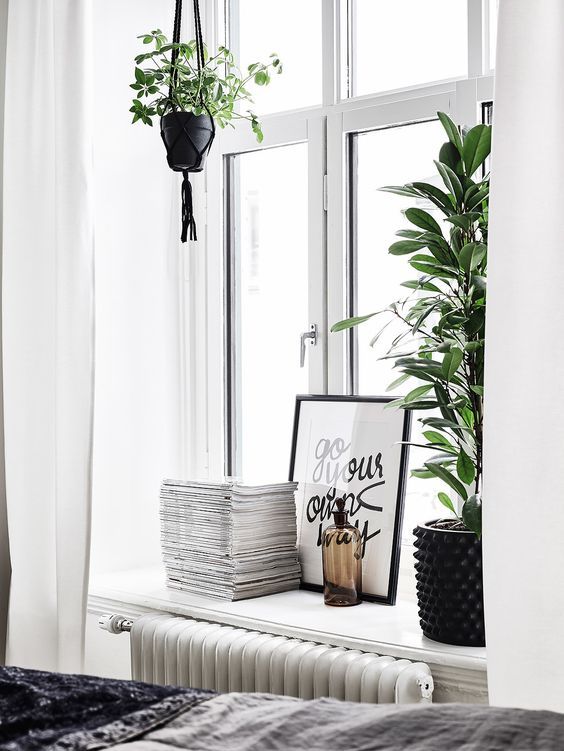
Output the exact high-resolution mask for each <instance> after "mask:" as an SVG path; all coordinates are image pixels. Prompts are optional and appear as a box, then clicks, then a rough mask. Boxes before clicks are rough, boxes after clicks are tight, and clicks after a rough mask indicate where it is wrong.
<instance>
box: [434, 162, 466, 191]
mask: <svg viewBox="0 0 564 751" xmlns="http://www.w3.org/2000/svg"><path fill="white" fill-rule="evenodd" d="M435 166H436V167H437V170H438V171H439V175H440V176H441V177H442V178H443V182H444V184H445V185H446V187H447V188H448V189H449V190H450V192H451V193H452V194H453V195H454V196H455V198H456V200H457V201H461V200H462V196H463V190H462V183H461V182H460V180H459V179H458V176H457V175H456V174H455V173H454V172H453V170H451V168H450V167H447V165H446V164H441V162H437V161H435Z"/></svg>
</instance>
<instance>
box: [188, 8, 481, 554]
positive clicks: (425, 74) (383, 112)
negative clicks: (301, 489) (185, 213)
mask: <svg viewBox="0 0 564 751" xmlns="http://www.w3.org/2000/svg"><path fill="white" fill-rule="evenodd" d="M209 2H210V3H212V4H213V5H214V7H215V9H216V10H217V11H218V12H222V11H223V9H224V5H226V6H227V10H228V13H227V16H228V24H227V30H228V37H229V38H230V39H231V46H232V48H233V49H234V50H235V51H237V47H238V48H239V50H240V54H241V59H242V62H243V63H244V64H248V62H252V61H254V60H255V59H258V58H260V57H261V56H262V57H264V55H267V56H268V54H269V53H270V52H276V53H278V54H279V55H280V58H281V59H282V60H283V62H284V68H285V70H284V73H283V75H282V76H280V77H276V78H274V79H273V81H272V84H271V87H269V88H266V89H264V90H261V91H260V92H259V95H258V96H257V102H256V111H257V113H258V114H259V115H264V117H263V130H264V134H265V138H264V141H263V143H261V144H257V142H256V141H255V140H254V138H253V136H252V134H251V133H250V131H249V130H247V129H246V127H245V125H244V124H242V125H241V126H238V128H237V129H236V130H231V129H226V130H225V131H221V132H220V133H219V134H218V139H217V145H216V148H215V153H214V154H212V155H211V156H210V163H209V165H208V168H207V170H206V175H205V179H206V181H207V211H208V219H207V228H206V234H207V241H206V247H205V249H204V248H202V246H201V244H200V245H199V246H197V247H195V248H194V249H193V252H194V253H195V254H200V255H199V256H198V257H199V258H200V259H201V258H202V257H204V256H205V262H204V261H203V260H200V261H198V265H197V268H196V270H195V273H194V274H193V275H192V277H191V278H190V280H189V281H188V282H187V285H186V289H187V294H190V295H191V298H190V299H194V300H201V299H205V300H206V305H207V308H206V307H205V306H203V309H204V311H203V312H202V310H201V309H200V310H199V312H198V315H199V316H200V317H201V318H202V323H201V325H199V326H198V327H197V336H196V339H197V340H198V341H199V342H200V344H199V345H198V346H197V348H196V351H195V352H194V347H193V343H192V339H191V338H190V337H188V338H187V350H188V357H190V358H191V359H190V362H191V363H193V369H194V370H195V371H196V374H195V375H193V382H195V383H196V384H203V386H202V387H201V388H196V389H195V390H194V389H192V390H191V393H195V396H194V399H195V400H196V406H195V407H194V409H193V410H192V414H194V415H195V419H194V420H192V421H191V425H190V427H191V430H192V433H191V435H189V436H188V438H189V440H191V441H192V444H191V445H196V446H201V451H199V452H198V451H196V452H192V453H193V454H194V455H195V456H200V457H202V459H201V461H196V462H195V463H194V464H193V466H192V467H191V470H190V471H191V472H192V474H193V475H195V476H196V475H199V476H202V475H205V474H208V475H211V476H216V475H217V474H218V473H220V472H223V471H224V470H227V471H228V472H233V473H237V474H239V475H242V476H243V477H245V476H247V477H249V478H256V477H258V476H261V478H262V479H265V478H271V479H273V480H274V479H279V478H280V477H281V476H286V471H287V466H288V459H289V452H290V430H291V424H292V417H293V414H292V413H293V401H294V396H295V394H296V393H298V392H302V393H303V392H306V393H307V392H309V393H332V394H344V393H353V392H355V391H357V392H359V393H363V394H381V393H383V392H384V391H385V389H386V387H387V386H388V384H389V383H390V381H391V380H392V377H390V369H389V366H388V365H386V364H385V362H382V361H380V360H379V359H378V358H379V357H380V356H381V355H382V354H383V353H384V347H385V341H384V340H383V341H381V342H379V343H378V344H377V345H376V347H374V348H371V347H370V345H369V342H370V339H371V337H372V336H373V334H374V332H375V330H376V324H375V325H374V326H372V327H371V326H370V325H369V324H366V325H365V327H364V328H359V329H358V330H357V331H356V332H354V333H353V334H351V335H350V336H347V335H346V334H345V333H344V332H341V333H339V334H331V333H330V327H331V325H332V324H333V323H335V322H336V321H339V320H341V319H342V318H346V317H347V316H349V315H350V314H351V313H352V312H356V311H358V312H370V311H372V310H375V309H377V308H378V307H379V306H380V305H382V304H384V305H385V304H387V303H389V302H391V301H392V300H393V299H394V296H396V295H398V293H399V291H400V290H401V287H399V284H400V282H401V281H403V280H404V279H405V278H406V276H405V275H406V273H407V272H408V269H407V268H406V267H405V266H404V265H403V264H402V263H401V260H399V259H397V258H392V257H390V256H388V253H387V249H388V247H389V245H390V244H391V243H392V242H393V241H394V233H395V231H396V230H397V229H399V228H400V227H401V224H402V216H401V209H402V208H403V207H404V204H403V203H402V199H401V198H399V197H397V196H391V195H387V194H385V193H381V192H379V191H378V188H379V187H381V186H382V185H385V184H387V183H401V182H404V181H409V180H414V179H416V178H418V177H419V178H421V179H425V178H429V177H430V176H431V175H433V174H434V168H433V164H432V160H433V159H434V158H436V155H437V153H438V150H439V148H440V146H441V144H442V143H443V142H444V140H445V137H444V135H443V131H442V128H441V127H440V126H439V124H438V122H437V116H436V113H437V111H444V112H447V113H449V114H450V115H451V117H452V118H453V119H454V120H455V121H457V122H459V123H461V124H464V125H466V126H472V125H473V124H475V123H476V122H479V121H480V120H481V118H482V116H483V112H484V113H486V112H487V111H488V109H487V106H486V108H485V109H483V107H482V105H483V104H484V103H486V104H487V103H489V102H491V100H492V94H493V78H492V77H491V75H489V71H490V66H489V60H488V58H489V55H488V54H486V51H489V45H490V42H491V33H493V32H491V29H490V27H491V19H490V7H489V4H488V3H487V2H481V0H480V1H478V0H468V2H466V0H394V2H391V0H389V1H387V0H386V1H385V0H379V1H378V2H376V1H375V0H323V2H321V0H301V2H300V3H298V2H294V0H289V1H288V2H286V3H278V4H268V12H266V10H265V4H264V3H259V2H258V0H230V2H229V1H228V0H215V1H214V0H209ZM492 2H494V0H492ZM398 30H401V34H398V33H397V32H398ZM490 32H491V33H490ZM218 41H219V42H221V41H223V39H220V40H218ZM222 247H223V249H224V252H223V253H222V252H221V248H222ZM312 325H314V326H315V327H316V333H317V339H316V342H315V344H310V343H309V341H310V340H309V339H308V340H307V342H308V343H307V344H306V347H305V361H304V367H303V368H301V367H300V363H299V355H300V337H301V335H302V334H304V333H305V334H308V333H309V332H310V328H311V326H312ZM202 331H203V332H205V333H204V334H201V333H200V332H202ZM198 337H199V338H198ZM202 337H203V339H204V344H202V343H201V342H202ZM198 373H199V374H200V375H198ZM202 405H204V407H205V408H204V407H203V406H202ZM415 417H416V416H415ZM414 422H415V421H414ZM415 430H416V428H415ZM420 461H421V457H418V456H417V453H416V452H415V451H413V452H412V462H413V465H415V464H418V463H419V462H420ZM433 490H434V489H433V484H432V481H430V480H429V481H425V480H423V481H421V480H415V479H410V480H409V484H408V499H407V509H406V527H405V529H406V532H409V530H410V529H411V528H412V527H413V526H414V525H415V523H416V522H418V521H421V520H423V519H424V518H425V517H429V516H430V515H432V514H433V513H434V510H435V506H434V504H435V501H434V492H433ZM405 538H406V540H408V539H409V534H406V535H405Z"/></svg>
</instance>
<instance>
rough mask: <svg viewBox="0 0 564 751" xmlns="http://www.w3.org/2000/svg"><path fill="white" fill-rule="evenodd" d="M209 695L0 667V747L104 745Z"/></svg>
mask: <svg viewBox="0 0 564 751" xmlns="http://www.w3.org/2000/svg"><path fill="white" fill-rule="evenodd" d="M213 696H215V694H214V693H213V692H209V691H196V690H192V689H186V688H179V687H176V686H153V685H150V684H148V683H138V682H136V681H115V680H108V679H104V678H97V677H94V676H87V675H62V674H60V673H44V672H41V671H38V670H23V669H21V668H14V667H8V668H4V667H0V749H2V751H40V750H41V751H45V750H46V749H49V750H50V751H63V749H64V751H78V749H81V750H82V749H88V750H89V751H93V750H94V749H101V748H108V747H109V746H112V745H114V744H115V743H118V742H120V741H125V740H129V739H131V738H136V737H137V736H139V735H140V734H142V733H145V732H147V731H148V730H152V729H154V728H157V727H160V726H161V725H162V724H163V723H165V722H167V721H168V720H171V719H173V718H175V717H177V716H178V715H179V714H180V713H181V712H185V711H186V710H188V709H190V708H191V707H194V706H196V705H198V704H200V703H202V702H204V701H207V700H208V699H210V698H212V697H213Z"/></svg>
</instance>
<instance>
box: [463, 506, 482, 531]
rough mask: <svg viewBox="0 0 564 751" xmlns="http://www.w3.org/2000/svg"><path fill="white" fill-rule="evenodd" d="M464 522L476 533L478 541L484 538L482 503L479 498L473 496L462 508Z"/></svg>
mask: <svg viewBox="0 0 564 751" xmlns="http://www.w3.org/2000/svg"><path fill="white" fill-rule="evenodd" d="M461 516H462V521H463V522H464V524H465V525H466V526H467V527H468V529H469V530H471V531H472V532H474V534H475V535H476V537H477V538H478V540H479V539H480V538H481V536H482V501H481V500H480V498H479V496H477V495H471V496H470V498H468V500H467V501H466V502H465V504H464V505H463V506H462V514H461Z"/></svg>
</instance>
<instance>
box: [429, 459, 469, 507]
mask: <svg viewBox="0 0 564 751" xmlns="http://www.w3.org/2000/svg"><path fill="white" fill-rule="evenodd" d="M425 466H426V467H427V469H428V470H429V472H432V474H434V475H435V477H438V478H439V479H440V480H442V481H443V482H446V484H447V485H448V486H449V487H451V488H452V489H453V490H454V491H455V492H456V493H458V495H459V496H460V497H461V498H463V499H464V500H466V499H467V498H468V493H467V492H466V488H465V487H464V485H463V484H462V483H461V482H460V481H459V480H457V479H456V477H455V476H454V475H453V474H452V472H449V471H448V469H445V468H444V467H443V466H442V465H441V464H431V462H425Z"/></svg>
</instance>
